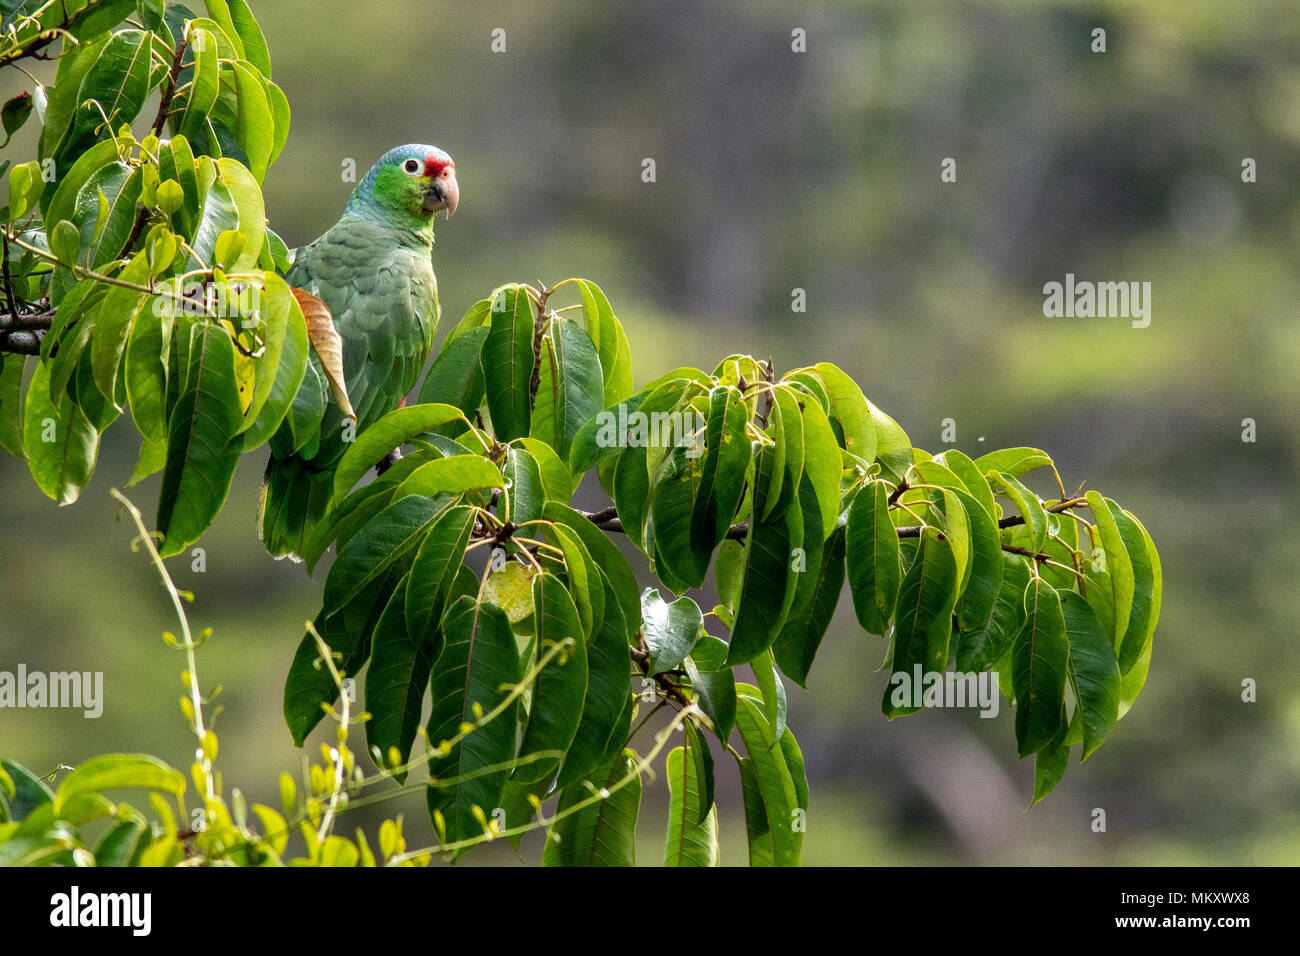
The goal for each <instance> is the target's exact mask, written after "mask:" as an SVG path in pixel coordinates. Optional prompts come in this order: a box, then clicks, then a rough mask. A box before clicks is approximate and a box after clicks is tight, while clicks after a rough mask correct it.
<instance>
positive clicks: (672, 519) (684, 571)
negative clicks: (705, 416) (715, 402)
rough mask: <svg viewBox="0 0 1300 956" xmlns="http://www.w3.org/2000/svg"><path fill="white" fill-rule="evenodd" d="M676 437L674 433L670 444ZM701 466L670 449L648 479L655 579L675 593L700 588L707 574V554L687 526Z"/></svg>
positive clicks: (698, 496) (695, 459) (698, 460)
mask: <svg viewBox="0 0 1300 956" xmlns="http://www.w3.org/2000/svg"><path fill="white" fill-rule="evenodd" d="M687 414H689V412H688V413H687ZM675 427H676V426H674V428H675ZM677 438H678V436H677V434H676V433H675V434H674V441H677ZM702 467H703V461H702V459H701V458H700V457H699V456H698V455H691V454H690V453H689V451H688V450H687V449H685V448H682V447H674V448H673V449H672V451H671V452H669V454H668V455H667V456H666V457H665V458H664V460H663V465H662V467H661V468H660V469H659V471H658V472H657V473H656V474H655V475H654V477H653V478H652V485H653V490H652V492H651V495H652V497H651V503H650V531H648V532H647V537H649V536H651V535H652V536H653V541H654V568H655V571H656V572H657V573H658V575H659V579H660V580H661V581H662V582H663V583H664V584H665V585H667V586H668V587H669V588H670V589H671V590H672V591H674V592H677V593H680V592H682V591H684V590H686V589H687V588H698V587H700V586H701V585H702V584H703V583H704V578H705V577H706V576H707V575H708V573H709V557H710V551H708V550H703V549H702V548H701V547H698V546H697V545H696V543H695V541H694V540H693V536H692V526H691V518H692V515H693V514H695V513H696V512H697V511H698V509H699V508H700V507H701V495H702V490H701V485H702V475H701V470H702Z"/></svg>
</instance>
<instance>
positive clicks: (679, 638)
mask: <svg viewBox="0 0 1300 956" xmlns="http://www.w3.org/2000/svg"><path fill="white" fill-rule="evenodd" d="M641 622H642V623H641V632H642V635H643V636H644V637H645V642H646V647H647V648H649V651H650V673H651V674H662V673H664V672H666V671H670V670H676V669H677V667H679V666H680V665H681V663H682V661H684V660H685V659H686V656H687V655H688V654H690V653H691V649H692V648H694V647H695V642H696V641H698V640H699V639H700V632H701V629H702V628H703V626H704V615H703V613H702V612H701V611H700V607H699V605H698V604H696V603H695V602H694V601H692V600H691V599H690V598H688V597H680V598H678V599H677V600H675V601H673V602H672V603H671V604H670V603H668V602H667V601H665V600H664V599H663V598H662V597H660V596H659V590H658V589H657V588H646V589H645V591H643V592H642V594H641Z"/></svg>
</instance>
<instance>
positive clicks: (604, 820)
mask: <svg viewBox="0 0 1300 956" xmlns="http://www.w3.org/2000/svg"><path fill="white" fill-rule="evenodd" d="M629 776H630V779H627V778H629ZM599 779H600V783H601V786H600V789H599V790H598V791H597V793H596V796H597V797H598V799H596V800H594V801H593V802H592V803H591V804H589V805H588V806H585V807H583V808H582V809H581V810H577V811H575V812H567V811H569V808H570V807H572V806H574V805H576V804H579V803H582V802H583V801H586V800H590V799H591V798H592V796H593V795H592V793H591V791H590V790H589V789H588V788H587V787H586V786H585V785H584V784H582V783H578V784H574V785H573V786H571V787H568V788H566V789H565V790H564V791H563V792H562V793H561V794H560V802H559V805H558V806H557V807H556V814H557V815H561V814H564V815H563V816H560V817H559V819H557V820H556V821H555V823H554V824H552V826H551V829H550V832H549V833H548V834H547V837H546V849H545V850H544V851H542V866H635V865H636V818H637V814H638V813H639V812H640V810H641V777H640V775H639V774H638V773H637V764H636V758H635V755H633V753H632V751H630V750H624V751H621V752H620V753H619V754H618V756H617V757H615V758H614V761H613V762H612V763H611V764H610V766H609V768H608V769H607V770H606V771H605V772H604V773H602V774H600V778H599ZM625 779H627V782H626V783H623V782H622V781H624V780H625ZM620 783H621V784H622V785H621V786H618V787H617V789H615V787H616V785H618V784H620Z"/></svg>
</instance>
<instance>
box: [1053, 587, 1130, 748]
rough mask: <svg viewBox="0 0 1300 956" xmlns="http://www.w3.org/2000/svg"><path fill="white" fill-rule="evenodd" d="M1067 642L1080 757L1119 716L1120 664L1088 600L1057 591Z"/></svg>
mask: <svg viewBox="0 0 1300 956" xmlns="http://www.w3.org/2000/svg"><path fill="white" fill-rule="evenodd" d="M1057 593H1058V594H1059V595H1060V598H1061V614H1062V619H1063V621H1064V623H1065V636H1066V639H1067V640H1068V642H1069V647H1070V656H1069V664H1068V668H1069V670H1068V676H1069V681H1070V689H1071V690H1072V691H1073V692H1074V700H1075V707H1076V708H1077V709H1078V710H1079V712H1080V714H1081V715H1082V720H1081V722H1082V725H1083V759H1084V760H1087V759H1088V757H1089V756H1091V754H1092V753H1093V751H1095V750H1096V749H1097V748H1098V747H1100V746H1101V745H1102V743H1103V742H1104V741H1105V739H1106V737H1107V735H1109V734H1110V731H1111V728H1112V727H1114V726H1115V721H1116V720H1118V719H1119V665H1118V664H1117V663H1116V661H1115V650H1114V648H1113V647H1112V646H1111V642H1110V635H1108V634H1107V633H1106V632H1105V631H1104V630H1102V627H1101V623H1100V622H1099V621H1098V620H1097V615H1096V614H1094V613H1093V611H1092V608H1091V607H1089V606H1088V602H1087V601H1086V600H1084V599H1083V597H1081V596H1080V595H1079V594H1077V593H1075V592H1074V591H1059V592H1057Z"/></svg>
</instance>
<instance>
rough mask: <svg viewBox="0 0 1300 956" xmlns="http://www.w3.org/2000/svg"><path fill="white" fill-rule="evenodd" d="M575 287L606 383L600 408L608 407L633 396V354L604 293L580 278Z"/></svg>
mask: <svg viewBox="0 0 1300 956" xmlns="http://www.w3.org/2000/svg"><path fill="white" fill-rule="evenodd" d="M577 286H578V291H579V294H580V295H581V296H582V315H583V319H584V320H585V321H586V323H587V334H588V335H589V336H591V341H592V342H593V343H595V346H596V351H597V353H599V355H600V367H601V373H602V377H603V379H604V384H605V399H604V401H603V402H601V405H602V406H606V407H608V406H610V405H614V404H616V403H618V402H621V401H622V400H623V399H625V398H627V397H628V396H629V395H631V394H632V352H631V350H630V349H629V348H628V344H627V336H626V335H624V334H623V326H622V324H621V323H620V322H619V321H618V318H617V317H616V316H615V315H614V310H613V309H612V308H611V307H610V304H609V300H608V299H607V298H605V293H604V292H602V291H601V290H600V289H599V288H598V287H597V286H596V284H595V283H594V282H588V281H587V280H586V279H579V280H578V281H577Z"/></svg>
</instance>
